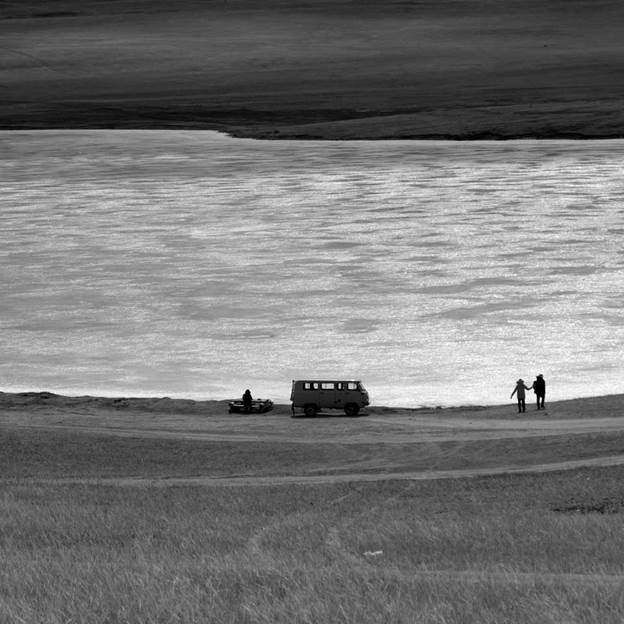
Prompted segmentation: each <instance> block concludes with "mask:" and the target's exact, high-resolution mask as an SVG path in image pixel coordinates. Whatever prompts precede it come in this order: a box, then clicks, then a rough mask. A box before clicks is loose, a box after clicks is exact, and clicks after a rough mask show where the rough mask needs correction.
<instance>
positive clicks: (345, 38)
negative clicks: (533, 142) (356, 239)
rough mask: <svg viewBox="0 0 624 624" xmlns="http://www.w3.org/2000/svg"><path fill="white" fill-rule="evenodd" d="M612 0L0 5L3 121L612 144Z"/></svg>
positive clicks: (623, 91)
mask: <svg viewBox="0 0 624 624" xmlns="http://www.w3.org/2000/svg"><path fill="white" fill-rule="evenodd" d="M622 24H624V3H622V2H621V1H620V0H604V1H603V0H447V1H445V0H396V1H385V0H384V1H382V0H377V1H375V2H372V1H370V0H262V1H261V0H218V1H217V0H215V1H210V0H178V1H176V2H162V1H161V0H151V1H149V0H142V1H141V0H114V1H103V0H99V1H98V0H56V1H54V2H52V1H49V2H41V1H39V2H36V1H33V0H31V1H30V2H29V1H20V2H18V1H14V2H4V3H2V4H1V5H0V58H1V61H2V62H1V64H0V93H2V97H1V98H0V128H2V129H14V128H52V127H54V128H95V127H98V128H100V127H101V128H207V129H218V130H224V131H227V132H230V133H232V134H235V135H241V136H257V137H269V138H283V137H301V138H305V137H315V138H347V139H353V138H406V137H412V138H416V137H418V138H439V137H453V138H462V139H470V138H512V137H548V138H551V137H571V138H587V137H614V136H618V137H620V136H624V105H623V104H624V80H622V72H623V69H622V68H624V46H622V45H621V39H622Z"/></svg>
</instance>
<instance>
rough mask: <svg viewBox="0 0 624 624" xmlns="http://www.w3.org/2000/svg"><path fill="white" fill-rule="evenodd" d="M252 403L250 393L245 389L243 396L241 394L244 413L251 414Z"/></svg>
mask: <svg viewBox="0 0 624 624" xmlns="http://www.w3.org/2000/svg"><path fill="white" fill-rule="evenodd" d="M252 401H253V399H252V397H251V392H250V391H249V388H247V390H245V394H243V407H244V408H245V411H246V412H251V402H252Z"/></svg>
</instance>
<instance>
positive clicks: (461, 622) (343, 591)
mask: <svg viewBox="0 0 624 624" xmlns="http://www.w3.org/2000/svg"><path fill="white" fill-rule="evenodd" d="M1 398H2V409H0V470H1V478H0V557H1V559H2V562H3V565H2V566H0V622H10V623H11V624H13V623H22V622H26V623H28V624H69V623H72V624H77V623H80V624H116V623H128V624H135V623H136V624H148V623H149V624H153V623H162V624H165V623H167V624H169V623H177V624H195V623H197V622H211V623H212V622H215V623H219V624H221V623H225V624H229V623H231V624H239V623H250V624H251V623H253V624H256V623H267V624H268V623H288V624H299V623H301V624H303V623H305V624H317V623H320V622H331V623H332V624H333V623H338V624H341V623H352V624H369V623H370V624H373V623H375V624H376V623H379V622H383V623H384V624H385V623H391V624H394V623H397V624H398V623H405V624H408V623H409V624H412V623H420V622H422V623H427V624H429V623H435V624H468V623H474V624H501V623H503V622H504V623H519V624H525V623H528V624H533V623H535V624H544V623H553V624H554V623H565V624H575V623H587V624H590V623H591V624H594V623H596V622H600V623H601V624H602V623H607V624H608V623H613V624H615V623H617V624H620V623H621V622H622V621H624V532H623V531H622V515H621V514H622V513H624V491H623V488H622V485H621V484H622V481H623V479H624V466H614V467H610V468H604V467H603V468H581V469H576V470H568V471H561V472H549V473H541V474H540V473H536V474H525V475H499V476H489V477H478V478H475V477H473V478H458V479H439V480H436V479H431V480H392V479H387V480H381V481H375V482H367V481H363V480H357V475H358V474H360V475H361V474H365V473H369V472H376V473H381V474H383V473H384V472H385V471H388V470H390V471H393V472H398V471H414V474H417V473H418V471H420V472H426V471H428V470H431V469H434V468H435V469H449V468H453V467H467V468H470V467H482V468H483V467H485V468H487V467H496V466H506V465H520V466H522V465H525V466H526V465H528V466H531V465H537V464H539V463H543V462H547V461H551V462H557V461H564V460H566V459H568V458H579V457H609V456H612V455H621V454H622V451H623V450H624V437H623V435H624V434H623V432H622V428H623V427H622V425H620V424H619V416H618V414H621V409H620V407H621V405H622V399H623V397H621V396H612V397H603V398H596V399H580V400H576V401H566V402H561V403H555V404H552V405H551V406H550V407H549V410H548V414H540V415H539V417H540V418H542V419H544V418H545V419H546V420H535V419H536V418H537V415H531V417H530V418H527V419H525V420H524V421H522V422H518V428H515V425H513V423H514V422H515V421H513V420H512V421H511V424H510V420H509V419H508V412H509V407H508V406H507V407H493V408H487V409H486V408H479V409H476V410H474V409H472V410H471V409H462V408H458V409H450V410H429V411H427V410H425V411H419V410H413V411H411V412H408V411H407V410H406V411H404V413H403V412H402V411H400V410H398V411H394V412H393V411H391V410H389V411H388V414H385V410H384V408H379V409H378V410H377V412H373V413H372V414H371V415H370V416H369V417H362V418H358V419H353V418H344V417H338V418H336V417H334V418H325V419H323V418H321V419H303V420H299V419H291V418H290V417H289V415H288V413H287V412H286V411H284V412H283V413H282V411H280V409H278V410H277V411H276V413H275V414H273V415H263V416H255V417H254V416H249V417H237V416H232V415H228V414H227V413H226V412H225V413H223V412H224V411H225V410H224V406H223V405H220V404H218V403H214V404H213V403H211V404H205V405H202V404H194V403H192V402H184V401H179V402H166V401H165V402H163V401H160V400H159V401H155V400H137V401H135V402H134V403H133V402H132V400H128V401H125V400H124V401H122V402H121V403H120V402H119V401H112V400H108V399H97V398H92V397H84V398H76V399H71V398H68V397H58V396H56V395H48V394H45V393H44V394H35V393H24V394H20V395H2V397H1ZM157 410H162V411H157ZM178 410H179V411H178ZM207 410H208V411H209V410H212V411H210V413H209V414H208V415H207V414H206V413H205V412H206V411H207ZM499 412H500V414H499ZM577 412H578V413H577ZM506 414H507V415H506ZM566 415H567V417H568V420H566V419H565V418H564V417H565V416H566ZM608 415H609V417H608V418H607V419H605V418H604V417H606V416H608ZM601 416H602V417H603V418H602V420H601ZM477 417H480V419H479V420H478V421H476V420H475V418H477ZM551 418H552V421H551V420H550V419H551ZM59 423H60V424H59ZM96 424H97V425H98V427H96V426H95V425H96ZM546 425H549V426H551V427H554V429H552V430H548V429H547V428H546V429H545V428H544V427H545V426H546ZM468 426H472V427H473V428H472V429H470V430H467V429H465V427H468ZM607 426H609V427H611V429H605V427H607ZM55 427H56V428H55ZM59 427H60V428H59ZM124 427H125V430H124ZM501 427H510V428H506V429H504V431H503V433H502V434H501V429H500V428H501ZM530 428H533V432H532V435H529V433H530V432H529V429H530ZM522 429H526V435H525V436H523V435H521V434H522ZM440 432H442V433H444V436H445V437H444V440H441V439H439V437H438V436H439V435H440ZM496 432H498V434H497V437H491V434H493V433H496ZM467 433H470V436H468V437H466V434H467ZM538 434H539V435H538ZM358 436H359V437H360V438H361V439H358ZM321 473H324V474H327V475H329V476H330V477H331V476H332V475H335V476H336V478H337V480H336V481H335V482H331V480H330V481H329V482H327V483H324V484H314V483H308V484H296V483H286V482H284V481H281V482H280V477H282V476H284V475H314V474H321ZM344 474H349V475H352V477H353V479H352V480H347V481H344V480H341V481H339V480H338V477H340V476H341V475H342V476H344ZM196 475H206V476H211V477H219V476H221V475H223V476H230V477H241V478H240V479H239V480H238V481H237V484H236V485H219V484H217V483H216V482H215V480H214V479H213V480H212V481H211V482H210V484H209V485H207V484H206V483H203V484H202V483H201V482H200V481H197V482H196V483H195V485H189V484H185V483H184V481H183V480H182V481H178V482H177V484H173V482H171V481H168V479H169V478H170V477H174V476H177V477H194V476H196ZM253 476H263V477H267V478H269V484H268V485H267V481H266V480H265V481H263V482H262V484H259V482H254V481H253V479H251V478H246V477H253ZM128 477H132V479H128ZM141 478H144V480H141ZM272 478H273V479H275V480H274V481H270V479H272ZM67 479H71V480H72V481H71V482H68V481H66V480H67ZM83 479H84V480H83ZM189 483H190V482H189ZM230 483H231V481H230Z"/></svg>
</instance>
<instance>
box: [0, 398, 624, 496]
mask: <svg viewBox="0 0 624 624" xmlns="http://www.w3.org/2000/svg"><path fill="white" fill-rule="evenodd" d="M623 407H624V395H612V396H604V397H595V398H586V399H574V400H569V401H558V402H554V403H551V404H549V405H548V406H547V409H546V410H544V411H534V410H532V409H530V408H529V410H528V411H527V412H526V413H525V414H521V415H519V414H517V413H516V412H515V406H513V405H499V406H489V407H478V406H465V407H455V408H445V409H401V408H388V407H385V408H384V407H376V406H372V407H370V408H368V409H367V410H366V411H365V412H364V413H363V414H362V415H361V416H360V417H358V418H347V417H345V416H344V414H342V413H339V412H335V413H329V412H327V413H322V414H321V415H319V416H317V417H316V418H296V419H293V418H291V417H290V408H289V406H288V405H277V406H276V407H275V409H274V410H273V411H271V412H267V413H265V414H251V415H241V414H229V413H228V409H227V402H226V401H192V400H183V399H169V398H105V397H91V396H83V397H66V396H61V395H56V394H52V393H49V392H23V393H0V434H2V435H1V436H0V437H2V438H3V439H5V443H6V444H8V445H9V446H7V447H6V452H14V451H15V449H14V448H13V444H14V443H12V442H10V440H11V439H13V438H15V440H18V441H19V440H22V441H21V442H19V443H18V442H16V443H18V445H21V446H20V448H23V449H28V448H31V447H32V448H31V450H30V451H29V452H33V453H35V451H34V450H32V449H35V448H39V446H40V445H41V444H44V445H46V444H47V445H48V446H51V448H54V449H56V450H54V451H53V455H54V456H55V457H61V456H62V455H67V454H69V455H70V456H71V457H74V455H75V454H76V453H78V449H80V448H91V449H92V451H90V452H89V455H90V456H91V454H94V455H97V454H104V455H106V456H108V455H109V454H113V455H114V454H116V455H119V460H118V461H120V462H121V461H123V462H125V461H127V458H126V456H125V451H124V450H123V449H124V448H126V447H128V448H132V449H135V450H133V451H132V453H137V452H138V453H139V455H140V456H141V457H142V458H143V459H145V458H146V457H151V458H152V460H153V461H154V462H156V463H157V464H160V463H162V462H164V463H166V464H167V466H165V467H162V468H161V469H159V470H158V471H156V473H155V474H153V475H147V474H145V475H143V474H139V475H137V473H136V472H135V471H132V470H130V471H129V472H124V471H123V470H121V469H120V470H121V472H120V474H108V472H110V471H108V472H107V470H108V469H105V467H104V466H103V467H100V468H98V470H97V471H96V474H95V475H93V476H89V475H83V476H80V477H77V476H72V475H74V472H73V470H70V471H69V472H70V474H65V473H64V472H63V471H61V474H59V475H56V476H54V480H55V481H59V482H63V483H65V482H68V483H70V482H71V483H82V482H84V483H90V482H101V481H102V479H103V478H104V479H105V480H110V481H111V483H116V484H118V485H137V484H146V485H149V484H154V483H159V484H161V485H227V486H239V485H242V486H245V485H253V486H267V485H279V484H292V483H314V484H318V483H333V482H336V483H338V482H351V481H379V480H423V479H425V480H426V479H433V480H439V479H454V478H473V477H482V476H488V475H502V474H519V473H543V472H555V471H561V470H574V469H578V468H591V467H609V466H619V465H623V464H624V454H622V448H623V447H622V440H623V439H624V418H623V415H624V412H623ZM24 436H26V437H24ZM12 437H13V438H12ZM25 440H30V442H26V441H25ZM24 445H26V446H24ZM33 445H34V446H33ZM111 445H112V446H111ZM105 449H109V450H108V451H106V450H105ZM137 449H140V450H137ZM181 449H182V450H181ZM184 449H186V450H184ZM189 452H190V453H191V455H188V456H187V455H185V453H189ZM83 454H84V453H83ZM35 455H37V453H35ZM195 455H197V458H196V461H194V462H191V464H192V465H191V466H190V468H189V467H187V468H184V465H185V462H187V460H186V459H184V457H194V456H195ZM176 458H178V459H176ZM219 458H220V459H219ZM72 461H75V460H74V459H72ZM171 462H173V463H172V464H171ZM96 463H97V462H96ZM187 463H188V462H187ZM169 464H171V465H170V466H169ZM98 465H99V464H98ZM113 472H115V471H113ZM117 472H119V471H117ZM100 473H101V474H100Z"/></svg>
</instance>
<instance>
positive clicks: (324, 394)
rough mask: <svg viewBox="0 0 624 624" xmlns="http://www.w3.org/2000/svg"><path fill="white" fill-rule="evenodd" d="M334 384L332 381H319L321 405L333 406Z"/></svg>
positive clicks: (334, 399) (334, 398)
mask: <svg viewBox="0 0 624 624" xmlns="http://www.w3.org/2000/svg"><path fill="white" fill-rule="evenodd" d="M336 394H337V392H336V384H335V382H333V381H321V387H320V389H319V402H320V405H321V407H334V406H335V402H336Z"/></svg>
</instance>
